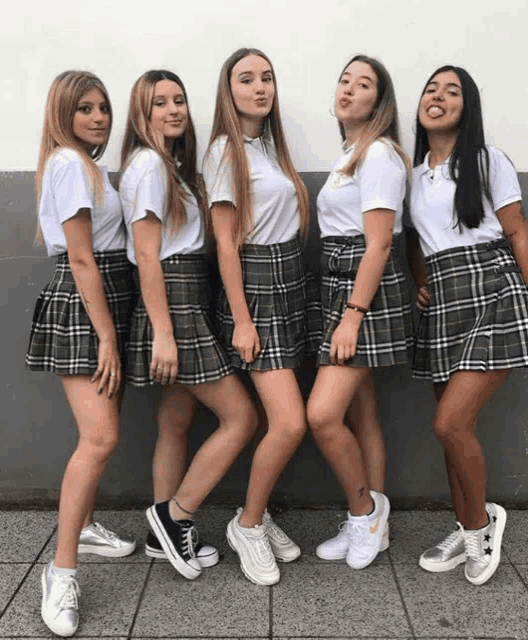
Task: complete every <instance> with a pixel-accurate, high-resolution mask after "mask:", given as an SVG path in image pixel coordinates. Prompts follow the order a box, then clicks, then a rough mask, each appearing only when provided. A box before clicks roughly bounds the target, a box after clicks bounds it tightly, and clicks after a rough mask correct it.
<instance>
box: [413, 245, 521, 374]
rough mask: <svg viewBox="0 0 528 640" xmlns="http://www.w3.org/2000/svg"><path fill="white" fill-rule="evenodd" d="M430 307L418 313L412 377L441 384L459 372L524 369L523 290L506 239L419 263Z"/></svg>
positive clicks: (437, 255)
mask: <svg viewBox="0 0 528 640" xmlns="http://www.w3.org/2000/svg"><path fill="white" fill-rule="evenodd" d="M425 265H426V272H427V279H428V282H429V293H430V295H431V302H430V303H429V306H428V307H427V309H426V310H425V311H424V312H423V313H422V314H421V317H420V323H419V326H418V332H417V336H416V344H415V354H414V361H413V367H412V370H413V375H414V377H416V378H423V379H428V380H432V381H433V382H435V383H438V382H446V381H447V380H449V377H450V376H451V374H453V373H455V372H456V371H461V370H471V371H489V370H492V369H511V368H515V367H525V366H528V288H527V287H526V285H525V284H524V280H523V278H522V276H521V273H520V271H521V270H520V268H519V266H518V265H517V263H516V261H515V258H514V257H513V254H512V251H511V248H510V245H509V242H508V240H497V241H495V242H485V243H482V244H478V245H474V246H464V247H456V248H454V249H446V250H445V251H440V252H438V253H435V254H433V255H431V256H428V257H427V258H426V259H425Z"/></svg>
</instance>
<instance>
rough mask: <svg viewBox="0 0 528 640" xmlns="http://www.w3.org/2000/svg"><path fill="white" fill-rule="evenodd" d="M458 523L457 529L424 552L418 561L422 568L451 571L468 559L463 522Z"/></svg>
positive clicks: (434, 571)
mask: <svg viewBox="0 0 528 640" xmlns="http://www.w3.org/2000/svg"><path fill="white" fill-rule="evenodd" d="M457 524H458V527H459V528H458V529H457V530H456V531H453V533H450V534H449V535H448V536H447V537H446V538H444V539H443V540H442V542H439V543H438V544H437V545H435V546H434V547H431V548H430V549H427V551H424V552H423V553H422V555H421V556H420V560H419V561H418V564H419V565H420V566H421V567H422V569H425V570H426V571H432V572H433V573H437V572H441V571H451V569H454V568H455V567H457V566H458V565H459V564H461V563H462V562H465V561H466V549H465V545H464V530H463V529H462V525H461V524H459V523H457Z"/></svg>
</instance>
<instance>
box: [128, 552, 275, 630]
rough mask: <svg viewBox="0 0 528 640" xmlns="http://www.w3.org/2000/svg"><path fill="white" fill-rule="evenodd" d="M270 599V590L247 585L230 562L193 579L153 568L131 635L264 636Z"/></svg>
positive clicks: (167, 567)
mask: <svg viewBox="0 0 528 640" xmlns="http://www.w3.org/2000/svg"><path fill="white" fill-rule="evenodd" d="M269 599H270V594H269V588H267V587H258V586H257V585H254V584H252V583H251V582H249V581H248V580H247V579H246V578H245V577H244V575H243V574H242V572H241V571H240V570H239V569H238V568H237V567H235V566H233V565H232V564H227V563H224V564H221V565H218V566H217V567H211V568H210V569H207V570H205V571H204V572H203V573H202V575H201V576H200V577H199V578H197V579H196V580H186V579H185V578H183V577H182V576H181V575H179V574H178V573H177V572H176V571H175V570H174V569H173V568H172V567H171V566H170V565H168V564H165V563H164V564H161V563H160V564H155V565H154V566H153V567H152V571H151V573H150V575H149V580H148V584H147V588H146V589H145V593H144V595H143V598H142V601H141V605H140V607H139V611H138V615H137V618H136V623H135V625H134V629H133V634H132V636H133V637H134V638H141V637H143V636H146V637H178V638H186V637H189V636H191V637H192V636H201V637H208V636H212V637H214V638H217V637H223V636H225V637H231V638H232V637H236V638H243V637H245V636H248V637H254V636H267V635H268V632H269Z"/></svg>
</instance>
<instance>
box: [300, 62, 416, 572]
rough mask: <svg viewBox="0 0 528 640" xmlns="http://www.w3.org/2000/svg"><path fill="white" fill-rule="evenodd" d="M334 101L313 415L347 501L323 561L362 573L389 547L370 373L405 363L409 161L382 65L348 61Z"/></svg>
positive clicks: (322, 220) (322, 200)
mask: <svg viewBox="0 0 528 640" xmlns="http://www.w3.org/2000/svg"><path fill="white" fill-rule="evenodd" d="M334 105H335V116H336V117H337V119H338V122H339V130H340V133H341V138H342V140H343V154H342V155H341V156H340V157H339V158H338V160H337V161H336V163H335V164H334V166H333V167H332V171H331V173H330V176H329V177H328V180H327V181H326V184H325V185H324V186H323V188H322V189H321V191H320V193H319V196H318V198H317V213H318V219H319V226H320V229H321V235H322V239H323V250H322V259H321V268H322V304H323V319H324V324H323V339H322V343H321V345H320V348H319V353H318V358H317V364H318V366H319V369H318V371H317V377H316V380H315V383H314V387H313V389H312V393H311V395H310V398H309V400H308V407H307V413H308V422H309V425H310V428H311V431H312V433H313V435H314V438H315V441H316V442H317V444H318V446H319V448H320V449H321V452H322V453H323V455H324V457H325V458H326V459H327V461H328V462H329V464H330V466H331V467H332V469H333V470H334V473H335V474H336V475H337V478H338V480H339V482H340V484H341V486H342V487H343V490H344V491H345V494H346V498H347V503H348V516H347V520H346V522H345V523H344V524H343V525H342V527H341V531H340V532H339V533H338V535H337V536H335V537H334V538H331V539H330V540H327V541H326V542H323V543H322V544H321V545H319V547H318V548H317V555H318V556H319V557H321V558H324V559H327V560H336V559H346V562H347V564H348V565H349V566H350V567H352V568H354V569H361V568H363V567H366V566H367V565H369V564H370V563H371V562H372V561H373V560H374V558H375V557H376V555H377V554H378V552H379V551H380V550H383V549H386V548H387V546H388V536H387V530H386V527H387V518H388V515H389V510H390V506H389V501H388V499H387V497H386V496H385V495H384V493H383V482H384V478H383V470H384V459H385V455H384V447H383V437H382V433H381V429H380V427H379V424H378V422H377V420H376V419H375V411H374V412H373V411H372V407H375V397H374V387H373V384H372V378H371V375H372V369H374V368H376V367H383V366H391V365H395V364H401V363H405V362H406V359H407V347H408V346H410V340H411V335H412V330H411V321H410V311H411V309H410V305H409V301H408V294H407V290H406V286H405V278H404V276H403V273H402V272H401V269H400V267H399V265H398V261H397V256H396V251H395V246H394V236H395V235H396V236H397V234H399V233H400V232H401V229H402V222H401V219H402V209H403V207H402V204H403V197H404V195H405V181H406V164H409V163H408V161H407V160H406V158H405V155H404V154H403V152H402V150H401V148H400V146H399V134H398V115H397V108H396V98H395V94H394V88H393V85H392V80H391V77H390V75H389V73H388V71H387V70H386V69H385V67H384V66H383V65H382V64H381V63H380V62H379V61H378V60H376V59H374V58H370V57H367V56H364V55H357V56H355V57H354V58H352V60H350V62H348V63H347V65H346V66H345V68H344V69H343V71H342V72H341V75H340V76H339V82H338V85H337V88H336V92H335V100H334ZM362 407H363V409H362ZM368 407H370V416H371V419H369V420H368V421H367V420H364V418H365V417H366V416H367V413H366V408H368ZM350 418H351V420H350ZM358 418H359V419H358ZM345 419H347V420H348V421H349V422H350V421H351V422H352V424H353V429H349V427H348V426H347V424H346V423H345Z"/></svg>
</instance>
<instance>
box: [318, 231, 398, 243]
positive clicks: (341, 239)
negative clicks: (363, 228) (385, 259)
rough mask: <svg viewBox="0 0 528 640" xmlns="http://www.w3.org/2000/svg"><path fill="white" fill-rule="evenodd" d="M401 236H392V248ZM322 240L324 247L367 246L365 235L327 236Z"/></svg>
mask: <svg viewBox="0 0 528 640" xmlns="http://www.w3.org/2000/svg"><path fill="white" fill-rule="evenodd" d="M399 236H400V234H395V235H393V236H392V246H394V243H395V242H397V240H398V238H399ZM321 240H322V241H323V245H324V244H325V243H326V244H330V245H332V244H344V245H348V246H353V245H359V246H362V245H366V242H365V236H364V235H363V234H360V235H357V236H325V237H324V238H321Z"/></svg>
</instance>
